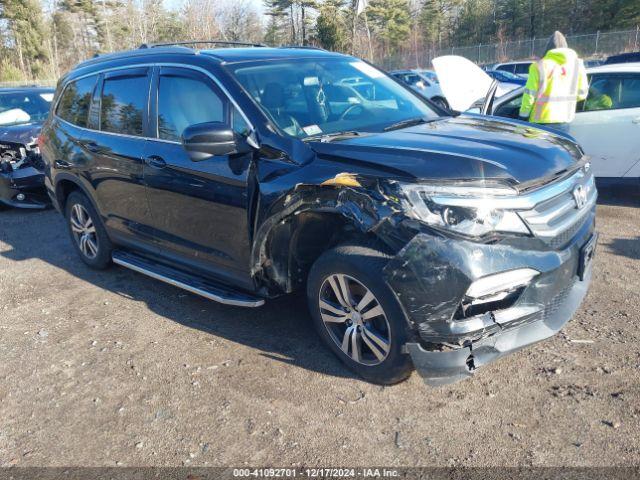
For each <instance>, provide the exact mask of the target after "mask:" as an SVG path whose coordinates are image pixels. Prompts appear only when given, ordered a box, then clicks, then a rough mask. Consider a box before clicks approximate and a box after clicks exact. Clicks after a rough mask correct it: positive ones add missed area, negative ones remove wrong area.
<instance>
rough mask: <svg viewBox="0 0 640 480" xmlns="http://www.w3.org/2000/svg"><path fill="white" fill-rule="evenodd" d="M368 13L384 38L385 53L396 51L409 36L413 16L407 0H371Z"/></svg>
mask: <svg viewBox="0 0 640 480" xmlns="http://www.w3.org/2000/svg"><path fill="white" fill-rule="evenodd" d="M367 15H368V16H369V19H370V21H371V24H372V27H373V29H374V30H375V31H376V33H377V34H378V35H379V36H380V38H381V39H382V40H383V43H384V47H385V48H384V50H385V54H387V55H388V54H393V53H396V52H397V51H398V49H399V47H400V45H401V44H402V42H404V41H406V40H407V38H409V33H410V24H411V17H410V15H409V2H408V1H407V0H371V3H369V6H368V7H367Z"/></svg>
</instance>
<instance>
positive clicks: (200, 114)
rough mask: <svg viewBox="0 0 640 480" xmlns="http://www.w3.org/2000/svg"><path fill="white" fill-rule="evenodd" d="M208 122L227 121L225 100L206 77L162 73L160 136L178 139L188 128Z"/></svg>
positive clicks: (159, 94)
mask: <svg viewBox="0 0 640 480" xmlns="http://www.w3.org/2000/svg"><path fill="white" fill-rule="evenodd" d="M205 122H226V111H225V102H223V100H222V99H221V98H220V96H219V95H218V94H217V93H216V92H215V91H214V90H213V89H212V88H211V87H210V86H209V85H208V84H207V83H205V82H204V81H201V80H198V79H196V78H192V77H187V76H184V77H183V76H179V75H176V76H174V75H161V76H160V84H159V87H158V136H159V138H161V139H163V140H171V141H175V142H178V141H180V138H181V137H182V132H183V131H184V129H185V128H187V127H189V126H191V125H196V124H198V123H205Z"/></svg>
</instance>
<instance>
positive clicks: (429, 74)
mask: <svg viewBox="0 0 640 480" xmlns="http://www.w3.org/2000/svg"><path fill="white" fill-rule="evenodd" d="M420 73H421V74H422V75H424V76H425V77H427V79H428V80H431V81H432V82H433V83H440V82H439V81H438V75H436V72H432V71H431V70H422V71H421V72H420Z"/></svg>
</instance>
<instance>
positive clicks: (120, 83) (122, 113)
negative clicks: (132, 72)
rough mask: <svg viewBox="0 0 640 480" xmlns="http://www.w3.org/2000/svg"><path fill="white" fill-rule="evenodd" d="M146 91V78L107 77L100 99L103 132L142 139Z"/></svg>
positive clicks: (101, 128) (142, 76)
mask: <svg viewBox="0 0 640 480" xmlns="http://www.w3.org/2000/svg"><path fill="white" fill-rule="evenodd" d="M147 90H148V81H147V76H146V75H139V76H123V77H113V78H105V80H104V86H103V87H102V97H101V100H100V130H102V131H104V132H112V133H120V134H124V135H135V136H142V135H143V117H144V110H145V108H146V104H147Z"/></svg>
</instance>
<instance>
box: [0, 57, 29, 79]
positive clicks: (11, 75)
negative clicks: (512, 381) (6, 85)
mask: <svg viewBox="0 0 640 480" xmlns="http://www.w3.org/2000/svg"><path fill="white" fill-rule="evenodd" d="M25 80H27V79H26V78H25V75H24V73H23V72H22V71H21V70H20V69H19V68H18V67H16V66H15V65H13V64H12V63H11V60H10V59H8V58H3V59H2V60H0V82H23V81H25Z"/></svg>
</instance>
